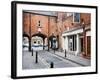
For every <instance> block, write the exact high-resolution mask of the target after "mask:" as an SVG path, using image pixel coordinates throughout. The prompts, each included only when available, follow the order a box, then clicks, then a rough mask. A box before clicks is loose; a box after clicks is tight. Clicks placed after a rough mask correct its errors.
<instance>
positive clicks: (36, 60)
mask: <svg viewBox="0 0 100 80" xmlns="http://www.w3.org/2000/svg"><path fill="white" fill-rule="evenodd" d="M35 63H38V52H37V51H36V57H35Z"/></svg>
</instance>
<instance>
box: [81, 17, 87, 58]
mask: <svg viewBox="0 0 100 80" xmlns="http://www.w3.org/2000/svg"><path fill="white" fill-rule="evenodd" d="M81 24H82V28H83V56H86V32H85V22H84V20H83V19H82V23H81Z"/></svg>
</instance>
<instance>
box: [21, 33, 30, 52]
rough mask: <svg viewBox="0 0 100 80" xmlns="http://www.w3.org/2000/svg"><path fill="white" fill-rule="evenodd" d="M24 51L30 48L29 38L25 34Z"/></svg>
mask: <svg viewBox="0 0 100 80" xmlns="http://www.w3.org/2000/svg"><path fill="white" fill-rule="evenodd" d="M22 44H23V50H28V48H29V36H28V35H27V34H23V41H22Z"/></svg>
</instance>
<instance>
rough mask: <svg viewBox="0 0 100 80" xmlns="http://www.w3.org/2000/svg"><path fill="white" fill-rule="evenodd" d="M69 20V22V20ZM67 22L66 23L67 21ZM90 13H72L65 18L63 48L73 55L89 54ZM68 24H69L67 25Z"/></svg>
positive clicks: (86, 55) (88, 56)
mask: <svg viewBox="0 0 100 80" xmlns="http://www.w3.org/2000/svg"><path fill="white" fill-rule="evenodd" d="M69 21H70V22H69ZM67 22H68V23H67ZM90 23H91V14H89V13H73V14H72V15H70V16H68V18H66V19H65V21H64V24H63V26H65V28H66V27H67V30H66V31H64V32H63V33H62V36H63V41H62V42H63V49H64V50H66V51H68V52H69V53H73V54H75V55H83V56H84V57H87V58H90V56H91V24H90ZM68 24H69V25H68Z"/></svg>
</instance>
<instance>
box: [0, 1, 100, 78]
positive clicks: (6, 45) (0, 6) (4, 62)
mask: <svg viewBox="0 0 100 80" xmlns="http://www.w3.org/2000/svg"><path fill="white" fill-rule="evenodd" d="M10 1H11V0H1V1H0V80H11V78H10V71H11V66H10V65H11V48H10V47H11V14H10V13H11V11H10V9H11V4H10V3H11V2H10ZM22 1H23V0H22ZM24 1H26V0H24ZM31 1H35V2H36V1H37V2H50V3H53V2H54V3H56V2H57V3H64V4H65V3H66V4H79V5H80V4H85V5H100V4H99V3H100V0H31ZM99 7H100V6H99ZM99 9H100V8H99ZM99 14H100V11H99ZM98 18H99V20H98V21H100V16H98ZM99 26H100V24H99ZM98 30H100V29H98ZM99 34H100V31H99ZM98 41H100V37H99V40H98ZM99 43H100V42H99ZM99 43H98V44H99ZM99 51H100V49H99ZM98 53H99V52H98ZM98 57H100V54H98ZM99 61H100V58H99ZM99 67H100V63H99ZM99 71H100V70H99ZM23 80H24V79H23ZM26 80H30V79H26ZM31 80H41V79H40V78H35V79H31ZM42 80H100V73H99V74H92V75H78V76H64V77H51V78H49V77H48V78H42Z"/></svg>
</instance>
